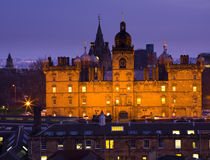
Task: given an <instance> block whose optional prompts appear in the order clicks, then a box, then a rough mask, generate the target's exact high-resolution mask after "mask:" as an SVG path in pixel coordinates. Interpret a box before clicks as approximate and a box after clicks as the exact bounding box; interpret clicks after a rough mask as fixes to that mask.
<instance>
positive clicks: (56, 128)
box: [38, 122, 210, 136]
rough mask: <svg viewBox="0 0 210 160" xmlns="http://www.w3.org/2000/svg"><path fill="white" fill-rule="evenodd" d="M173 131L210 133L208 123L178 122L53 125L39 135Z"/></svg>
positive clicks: (150, 134) (95, 134)
mask: <svg viewBox="0 0 210 160" xmlns="http://www.w3.org/2000/svg"><path fill="white" fill-rule="evenodd" d="M112 126H122V127H123V128H124V130H123V131H111V127H112ZM173 130H179V131H180V135H187V130H194V132H195V134H199V132H200V131H202V130H203V131H206V130H208V131H210V123H208V122H190V123H188V122H177V123H170V122H167V123H163V122H162V123H137V122H134V123H109V124H106V125H105V126H99V124H97V123H89V124H79V123H71V124H53V125H51V126H50V127H49V128H47V129H46V130H44V131H42V132H40V133H39V134H38V136H39V135H42V136H84V135H86V136H92V135H94V136H103V135H106V136H118V135H121V136H126V135H135V136H137V135H145V136H152V135H154V136H155V135H172V131H173Z"/></svg>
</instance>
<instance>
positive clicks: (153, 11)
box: [0, 0, 210, 59]
mask: <svg viewBox="0 0 210 160" xmlns="http://www.w3.org/2000/svg"><path fill="white" fill-rule="evenodd" d="M121 12H124V14H125V22H126V23H127V31H128V32H129V33H130V35H131V36H132V43H133V44H134V47H135V49H138V48H145V44H146V43H154V45H155V51H156V52H157V55H160V54H161V53H162V43H161V40H166V41H167V44H168V52H169V53H171V54H172V56H173V57H174V58H177V57H179V55H180V54H184V50H186V54H189V55H190V56H192V57H196V56H197V54H199V53H201V52H210V0H0V58H6V57H7V55H8V53H9V52H10V53H11V54H12V57H17V58H25V59H27V58H44V57H45V56H46V57H47V56H52V57H57V56H70V57H71V58H72V57H75V56H77V55H81V54H83V46H84V45H83V41H87V42H88V43H90V42H91V41H94V40H95V35H96V30H97V26H98V20H97V16H98V14H100V15H101V19H102V21H101V27H102V32H103V35H104V40H105V41H109V43H110V45H109V46H110V49H111V46H112V45H113V44H114V36H115V34H116V33H117V32H119V24H120V21H121Z"/></svg>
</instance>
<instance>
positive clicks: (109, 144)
mask: <svg viewBox="0 0 210 160" xmlns="http://www.w3.org/2000/svg"><path fill="white" fill-rule="evenodd" d="M113 148H114V140H106V149H113Z"/></svg>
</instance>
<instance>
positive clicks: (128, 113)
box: [44, 22, 203, 121]
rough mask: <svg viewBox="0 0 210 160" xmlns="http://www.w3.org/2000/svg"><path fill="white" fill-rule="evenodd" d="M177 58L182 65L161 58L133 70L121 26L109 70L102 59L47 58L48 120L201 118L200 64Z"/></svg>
mask: <svg viewBox="0 0 210 160" xmlns="http://www.w3.org/2000/svg"><path fill="white" fill-rule="evenodd" d="M188 59H189V57H188V56H186V55H184V56H181V63H180V64H173V61H172V57H171V56H170V55H169V54H167V49H166V45H164V52H163V53H162V54H161V55H160V57H159V58H158V62H157V63H156V64H154V65H148V66H147V67H145V68H144V69H142V70H136V69H135V68H134V46H132V45H131V36H130V35H129V34H128V33H127V32H126V24H125V22H121V24H120V32H119V33H118V34H117V35H116V36H115V45H114V46H113V48H112V69H111V70H108V69H106V70H105V69H104V68H105V67H104V66H103V64H104V63H103V64H102V63H100V62H101V59H100V58H98V57H96V56H94V55H93V54H87V53H86V50H85V53H84V54H83V55H82V56H81V57H77V58H75V59H73V62H72V64H71V65H70V64H69V58H67V57H59V58H58V65H56V66H55V65H53V63H52V61H51V58H49V60H48V62H46V63H44V73H45V74H46V106H47V114H48V115H60V116H74V117H84V116H86V117H88V118H92V116H93V115H96V114H99V113H100V112H101V111H103V112H104V113H105V114H107V115H111V116H112V118H113V119H114V120H122V121H127V120H131V119H138V118H141V117H142V116H150V117H154V116H163V117H165V116H166V117H172V116H173V117H183V116H186V117H193V116H201V110H202V105H201V104H202V102H201V96H202V95H201V94H202V93H201V73H202V71H203V59H201V58H200V59H198V60H197V63H196V64H189V62H188Z"/></svg>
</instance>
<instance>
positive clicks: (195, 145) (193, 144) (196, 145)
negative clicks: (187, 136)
mask: <svg viewBox="0 0 210 160" xmlns="http://www.w3.org/2000/svg"><path fill="white" fill-rule="evenodd" d="M192 148H193V149H196V148H198V144H197V142H196V141H193V142H192Z"/></svg>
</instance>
